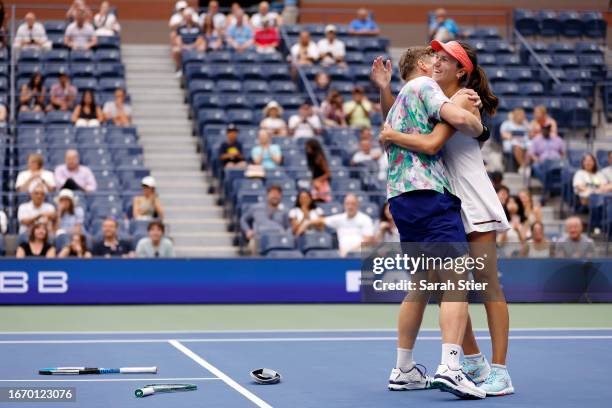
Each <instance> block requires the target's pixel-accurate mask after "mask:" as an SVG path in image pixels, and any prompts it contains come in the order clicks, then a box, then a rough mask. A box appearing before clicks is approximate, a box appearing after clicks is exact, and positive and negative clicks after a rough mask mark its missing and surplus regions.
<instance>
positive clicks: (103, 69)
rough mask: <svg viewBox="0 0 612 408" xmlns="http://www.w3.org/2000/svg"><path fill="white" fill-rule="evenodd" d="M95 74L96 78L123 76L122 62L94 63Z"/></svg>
mask: <svg viewBox="0 0 612 408" xmlns="http://www.w3.org/2000/svg"><path fill="white" fill-rule="evenodd" d="M95 74H96V76H97V77H98V78H106V77H118V76H120V77H123V76H124V75H125V68H124V67H123V64H119V63H110V62H104V63H98V64H96V65H95Z"/></svg>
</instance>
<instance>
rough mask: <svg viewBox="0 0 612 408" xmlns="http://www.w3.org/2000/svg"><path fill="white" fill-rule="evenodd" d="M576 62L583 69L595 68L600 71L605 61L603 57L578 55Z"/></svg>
mask: <svg viewBox="0 0 612 408" xmlns="http://www.w3.org/2000/svg"><path fill="white" fill-rule="evenodd" d="M578 61H579V62H580V65H581V66H583V67H590V68H596V69H598V70H601V69H602V68H603V67H604V66H605V61H604V58H603V56H601V55H597V54H593V55H580V56H579V57H578Z"/></svg>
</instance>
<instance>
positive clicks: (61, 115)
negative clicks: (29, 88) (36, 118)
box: [45, 111, 72, 124]
mask: <svg viewBox="0 0 612 408" xmlns="http://www.w3.org/2000/svg"><path fill="white" fill-rule="evenodd" d="M71 116H72V112H61V111H51V112H48V113H47V115H46V117H45V121H46V123H47V124H69V123H70V118H71Z"/></svg>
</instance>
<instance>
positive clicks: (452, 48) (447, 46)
mask: <svg viewBox="0 0 612 408" xmlns="http://www.w3.org/2000/svg"><path fill="white" fill-rule="evenodd" d="M431 48H433V49H434V51H440V50H444V51H446V53H447V54H449V55H450V56H452V57H453V58H454V59H456V60H457V61H459V63H460V64H461V66H462V67H463V68H464V69H465V70H466V71H467V73H468V74H471V73H472V71H474V64H472V61H471V60H470V57H468V55H467V52H465V50H464V49H463V47H462V46H461V44H459V43H458V42H457V41H449V42H447V43H443V42H440V41H438V40H433V41H432V42H431Z"/></svg>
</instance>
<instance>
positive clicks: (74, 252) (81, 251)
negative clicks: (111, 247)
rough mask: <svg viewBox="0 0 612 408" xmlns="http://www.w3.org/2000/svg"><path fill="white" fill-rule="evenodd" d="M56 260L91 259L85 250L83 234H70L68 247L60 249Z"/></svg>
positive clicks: (89, 253) (85, 243) (85, 242)
mask: <svg viewBox="0 0 612 408" xmlns="http://www.w3.org/2000/svg"><path fill="white" fill-rule="evenodd" d="M57 257H58V258H91V252H89V250H88V249H87V238H86V237H85V235H84V234H81V233H77V234H72V237H71V239H70V242H69V243H68V245H66V246H65V247H63V248H62V250H61V251H60V252H59V254H58V256H57Z"/></svg>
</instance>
